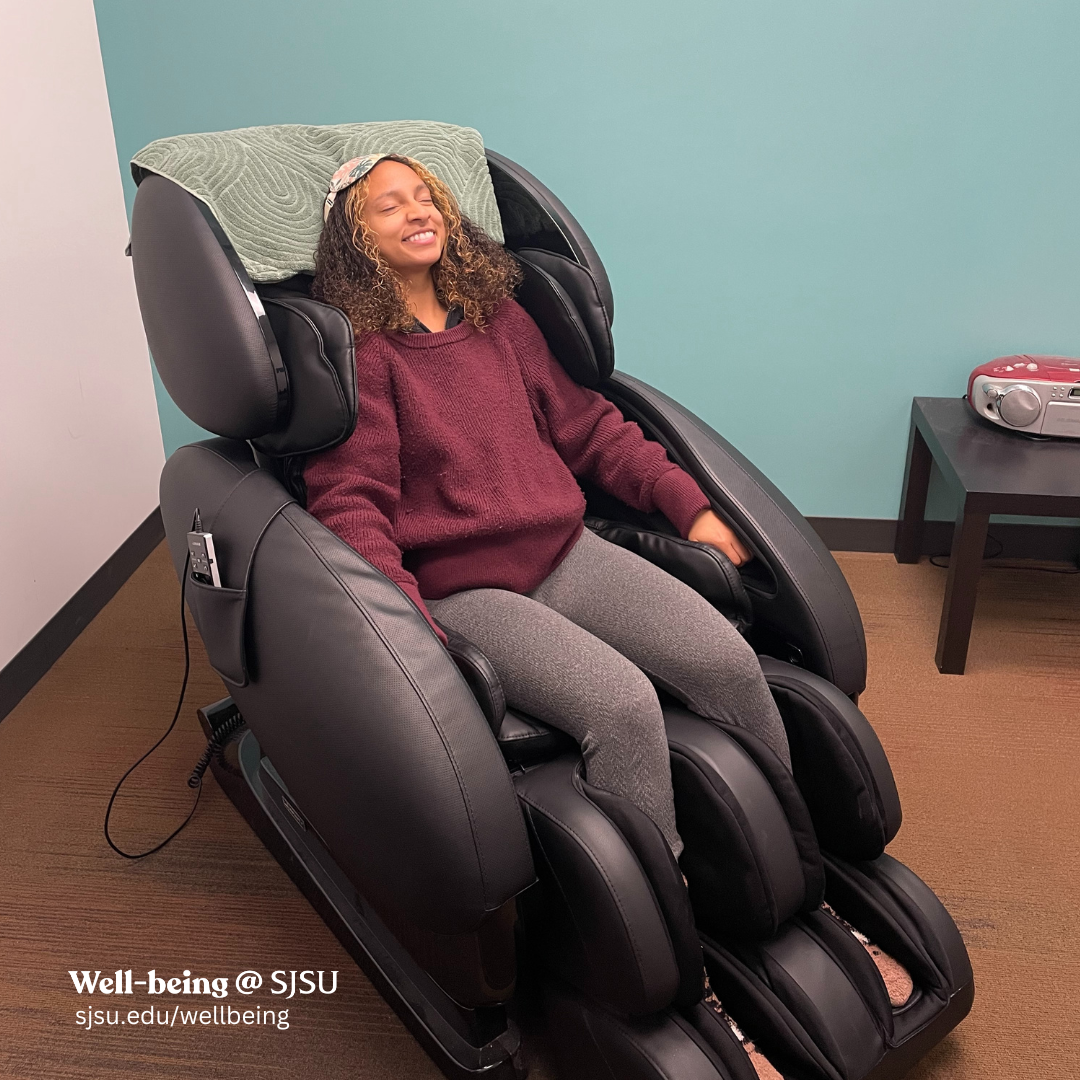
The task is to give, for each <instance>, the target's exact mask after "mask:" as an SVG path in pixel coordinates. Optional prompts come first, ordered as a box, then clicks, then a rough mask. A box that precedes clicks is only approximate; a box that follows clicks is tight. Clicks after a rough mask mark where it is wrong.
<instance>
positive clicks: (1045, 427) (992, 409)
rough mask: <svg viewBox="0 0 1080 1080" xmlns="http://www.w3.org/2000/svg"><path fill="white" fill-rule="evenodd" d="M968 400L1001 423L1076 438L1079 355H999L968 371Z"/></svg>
mask: <svg viewBox="0 0 1080 1080" xmlns="http://www.w3.org/2000/svg"><path fill="white" fill-rule="evenodd" d="M967 399H968V404H969V405H971V407H972V408H973V409H974V410H975V411H976V412H977V413H978V414H979V415H980V416H981V417H983V418H984V419H986V420H990V421H992V422H993V423H995V424H1000V425H1001V426H1002V427H1007V428H1012V429H1013V430H1014V431H1022V432H1024V434H1025V435H1060V436H1065V437H1066V438H1070V439H1080V359H1075V358H1074V357H1071V356H999V357H998V358H997V359H996V360H991V361H990V362H989V363H987V364H981V365H980V366H979V367H977V368H976V369H975V370H974V371H973V372H972V373H971V377H970V378H969V379H968V392H967Z"/></svg>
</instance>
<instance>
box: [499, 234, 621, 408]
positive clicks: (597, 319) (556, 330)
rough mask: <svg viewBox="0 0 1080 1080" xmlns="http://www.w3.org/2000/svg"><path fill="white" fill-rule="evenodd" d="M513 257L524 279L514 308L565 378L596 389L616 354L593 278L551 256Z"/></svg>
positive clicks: (524, 252) (525, 251) (536, 252)
mask: <svg viewBox="0 0 1080 1080" xmlns="http://www.w3.org/2000/svg"><path fill="white" fill-rule="evenodd" d="M516 255H517V257H518V262H519V263H520V264H521V268H522V270H523V271H524V273H525V278H524V280H523V281H522V283H521V286H520V288H519V289H518V294H517V298H518V301H519V303H520V304H521V305H522V307H524V308H525V310H526V311H527V312H529V314H530V315H532V317H533V318H534V319H535V320H536V323H537V325H538V326H539V327H540V329H541V330H542V331H543V333H544V336H545V338H546V339H547V343H548V346H549V347H550V348H551V351H552V353H553V354H554V355H555V357H556V358H557V359H558V361H559V363H561V364H562V366H563V367H564V368H566V370H567V372H568V373H569V374H570V376H571V377H572V378H573V379H574V380H575V381H577V382H579V383H581V384H582V385H584V386H591V387H595V386H597V385H598V384H599V383H600V380H601V379H606V378H607V377H608V376H609V375H610V374H611V372H612V371H613V370H614V368H615V348H614V345H613V344H612V342H611V327H610V325H609V324H608V321H607V312H606V311H605V310H604V307H603V302H602V301H601V299H600V294H599V292H598V290H597V285H596V282H595V281H594V280H593V277H592V274H590V273H589V271H588V270H586V269H585V268H584V267H583V266H579V265H578V264H577V263H576V262H574V261H573V260H571V259H568V258H566V257H565V256H563V255H556V254H555V253H554V252H550V251H542V250H540V249H538V248H521V249H520V250H519V251H517V252H516Z"/></svg>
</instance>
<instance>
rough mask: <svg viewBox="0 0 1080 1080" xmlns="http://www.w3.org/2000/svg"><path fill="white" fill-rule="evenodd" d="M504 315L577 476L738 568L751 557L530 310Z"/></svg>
mask: <svg viewBox="0 0 1080 1080" xmlns="http://www.w3.org/2000/svg"><path fill="white" fill-rule="evenodd" d="M500 315H503V318H501V319H500V320H499V324H500V329H501V330H502V331H503V332H504V333H506V334H507V337H508V339H509V341H510V342H511V345H512V347H513V349H514V352H515V355H516V356H517V358H518V362H519V364H520V366H521V371H522V375H523V376H524V379H525V386H526V389H527V390H528V393H529V398H530V401H531V402H532V405H533V412H534V415H536V417H537V422H538V424H543V426H544V429H545V430H546V432H547V434H548V437H549V438H550V440H551V444H552V446H554V447H555V449H556V450H557V451H558V453H559V456H560V457H561V458H562V459H563V461H565V462H566V464H567V466H568V467H569V469H570V471H571V472H572V473H573V474H574V475H575V476H577V477H581V478H584V479H587V480H591V481H592V482H593V483H595V484H597V485H598V486H599V487H600V488H602V489H603V490H604V491H606V492H608V494H610V495H614V496H615V497H616V498H618V499H621V500H622V501H623V502H625V503H627V504H628V505H629V506H632V507H634V509H636V510H641V511H643V512H645V513H651V512H652V511H654V510H659V511H660V512H661V513H663V514H664V516H665V517H666V518H667V519H668V520H669V521H670V522H671V523H672V524H673V525H674V526H675V528H676V529H678V531H679V535H680V536H682V537H684V538H686V539H693V540H699V539H700V540H701V541H702V542H704V543H710V544H714V545H715V546H717V547H720V548H721V549H722V550H723V551H724V552H725V553H726V554H727V555H728V557H729V558H730V559H731V560H732V562H734V563H735V564H736V565H739V564H740V563H742V562H745V561H746V559H747V558H749V552H747V551H746V549H745V548H743V546H742V545H741V544H740V543H739V541H738V539H737V538H736V537H735V534H734V533H733V532H732V531H731V529H730V528H728V526H727V525H725V524H724V522H723V521H722V520H721V519H720V518H719V517H717V515H716V514H715V513H714V512H713V511H712V509H711V507H710V504H709V500H708V498H707V497H706V495H705V494H704V493H703V492H702V490H701V488H699V487H698V485H697V483H696V482H695V480H694V479H693V477H691V476H690V475H689V474H688V473H686V472H685V471H684V470H683V469H681V468H680V467H679V466H678V465H676V464H675V463H674V462H673V461H671V459H670V458H669V457H668V456H667V453H666V452H665V450H664V448H663V447H662V446H661V445H660V444H659V443H656V442H650V441H649V440H647V439H646V438H645V435H644V433H643V432H642V430H641V428H640V426H639V425H637V424H635V423H633V422H631V421H628V420H625V419H624V418H623V415H622V413H621V412H619V410H618V408H617V407H616V406H615V405H614V404H613V403H612V402H610V401H608V400H607V398H605V397H604V396H603V395H602V394H598V393H597V392H596V391H595V390H590V389H589V388H588V387H585V386H580V385H579V384H578V383H576V382H574V380H573V379H571V378H570V376H569V375H567V374H566V372H565V371H564V370H563V367H562V365H561V364H560V363H559V362H558V360H556V359H555V357H554V356H552V355H551V350H550V349H549V348H548V345H547V342H546V341H545V340H544V335H543V334H542V333H541V332H540V328H539V327H538V326H537V325H536V323H535V322H533V320H532V319H531V318H530V317H529V315H528V314H527V313H526V312H525V310H524V309H523V308H521V307H520V306H519V305H518V304H513V305H512V306H511V305H510V304H508V305H507V310H506V311H505V312H504V311H503V310H502V309H500ZM692 532H693V533H694V535H691V533H692Z"/></svg>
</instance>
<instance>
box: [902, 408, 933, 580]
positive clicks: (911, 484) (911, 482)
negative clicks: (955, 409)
mask: <svg viewBox="0 0 1080 1080" xmlns="http://www.w3.org/2000/svg"><path fill="white" fill-rule="evenodd" d="M932 464H933V458H932V457H931V456H930V448H929V447H928V446H927V445H926V440H925V439H924V438H923V437H922V433H921V432H920V431H919V429H918V428H917V427H916V426H915V420H914V419H912V421H911V434H910V436H909V437H908V453H907V465H906V467H905V469H904V494H903V496H902V498H901V501H900V520H899V521H898V522H897V525H896V547H895V549H894V550H895V554H896V561H897V562H900V563H917V562H918V561H919V556H920V555H922V537H923V518H924V515H925V514H926V492H927V491H928V489H929V487H930V466H931V465H932Z"/></svg>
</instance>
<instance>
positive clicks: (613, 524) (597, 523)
mask: <svg viewBox="0 0 1080 1080" xmlns="http://www.w3.org/2000/svg"><path fill="white" fill-rule="evenodd" d="M585 524H586V525H587V526H588V527H589V528H590V529H592V531H593V532H594V533H596V534H597V536H602V537H603V538H604V539H605V540H608V541H610V542H611V543H612V544H618V545H619V547H624V548H626V549H627V550H628V551H632V552H633V553H634V554H635V555H640V556H641V557H642V558H643V559H648V561H649V562H651V563H654V564H655V565H656V566H659V567H660V569H661V570H666V571H667V572H668V573H669V574H670V575H671V576H672V577H676V578H678V579H679V580H680V581H682V582H684V583H685V584H687V585H689V586H690V588H691V589H693V590H694V591H695V592H698V593H701V595H702V596H704V597H705V599H706V600H708V601H709V603H710V604H712V606H713V607H715V608H716V609H717V610H719V611H720V612H722V613H723V614H724V615H725V616H726V617H727V619H728V620H729V621H730V622H731V623H733V624H734V626H735V628H736V629H737V630H738V631H739V633H740V634H741V633H743V632H744V631H745V630H747V629H748V628H749V627H750V624H751V623H752V622H753V618H754V612H753V608H752V607H751V604H750V597H749V596H748V595H747V592H746V587H745V586H744V585H743V581H742V578H741V577H740V576H739V571H738V570H736V569H735V564H734V563H733V562H732V561H731V560H730V559H729V558H728V557H727V556H726V555H725V554H724V553H723V552H722V551H720V550H719V549H717V548H715V547H713V546H712V544H698V543H695V542H694V541H693V540H683V539H682V538H681V537H679V536H666V535H665V534H664V533H659V532H654V531H653V530H651V529H641V528H638V527H637V526H636V525H627V524H625V523H624V522H618V521H608V520H607V519H606V518H599V517H587V518H586V519H585Z"/></svg>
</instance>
